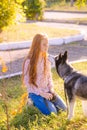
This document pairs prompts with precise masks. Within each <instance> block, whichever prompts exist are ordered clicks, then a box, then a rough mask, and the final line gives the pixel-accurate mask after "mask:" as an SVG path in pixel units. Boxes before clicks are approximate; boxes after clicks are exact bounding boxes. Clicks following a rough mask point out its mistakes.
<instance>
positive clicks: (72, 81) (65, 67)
mask: <svg viewBox="0 0 87 130" xmlns="http://www.w3.org/2000/svg"><path fill="white" fill-rule="evenodd" d="M55 65H56V70H57V73H58V75H59V76H60V77H61V78H62V79H63V80H64V90H65V95H67V96H68V101H69V114H68V119H71V118H72V117H73V115H74V105H75V100H76V97H79V98H81V99H82V100H85V99H87V76H85V75H83V74H81V73H79V72H77V71H76V70H75V69H74V68H73V67H72V66H71V65H70V64H69V63H68V61H67V51H65V53H64V54H63V55H61V54H59V55H58V56H55ZM67 96H66V97H67Z"/></svg>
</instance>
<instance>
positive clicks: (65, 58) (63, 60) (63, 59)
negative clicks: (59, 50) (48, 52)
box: [62, 51, 67, 63]
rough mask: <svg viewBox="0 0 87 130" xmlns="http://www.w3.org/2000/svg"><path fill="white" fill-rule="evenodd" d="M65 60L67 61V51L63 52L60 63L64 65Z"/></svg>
mask: <svg viewBox="0 0 87 130" xmlns="http://www.w3.org/2000/svg"><path fill="white" fill-rule="evenodd" d="M66 60H67V51H65V52H64V54H63V56H62V62H63V63H64V62H65V61H66Z"/></svg>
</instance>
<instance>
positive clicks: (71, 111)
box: [68, 99, 75, 120]
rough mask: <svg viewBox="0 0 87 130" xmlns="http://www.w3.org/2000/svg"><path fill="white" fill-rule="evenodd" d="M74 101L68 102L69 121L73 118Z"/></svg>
mask: <svg viewBox="0 0 87 130" xmlns="http://www.w3.org/2000/svg"><path fill="white" fill-rule="evenodd" d="M74 106H75V99H73V100H71V101H70V102H69V114H68V119H69V120H70V119H71V118H72V117H73V116H74Z"/></svg>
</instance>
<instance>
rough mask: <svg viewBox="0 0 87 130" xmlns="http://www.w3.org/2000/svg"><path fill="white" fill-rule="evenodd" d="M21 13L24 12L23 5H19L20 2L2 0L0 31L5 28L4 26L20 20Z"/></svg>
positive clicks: (0, 6) (0, 5) (0, 2)
mask: <svg viewBox="0 0 87 130" xmlns="http://www.w3.org/2000/svg"><path fill="white" fill-rule="evenodd" d="M18 1H20V0H18ZM19 14H21V15H22V14H23V11H22V6H21V5H20V6H19V4H17V3H16V1H15V0H1V1H0V32H1V31H2V30H3V28H4V27H6V26H8V25H10V24H13V23H16V22H17V21H18V20H19V19H18V18H21V17H19ZM21 15H20V16H21Z"/></svg>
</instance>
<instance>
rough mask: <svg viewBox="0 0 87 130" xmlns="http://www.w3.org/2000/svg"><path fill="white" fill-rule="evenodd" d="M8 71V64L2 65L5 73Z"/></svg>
mask: <svg viewBox="0 0 87 130" xmlns="http://www.w3.org/2000/svg"><path fill="white" fill-rule="evenodd" d="M7 71H8V68H7V66H6V65H3V66H2V72H3V73H5V72H7Z"/></svg>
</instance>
